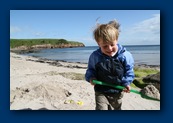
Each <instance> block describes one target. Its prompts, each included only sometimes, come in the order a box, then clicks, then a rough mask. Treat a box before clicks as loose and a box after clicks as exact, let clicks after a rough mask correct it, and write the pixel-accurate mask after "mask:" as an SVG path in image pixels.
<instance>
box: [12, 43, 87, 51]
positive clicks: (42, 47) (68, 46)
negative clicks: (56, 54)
mask: <svg viewBox="0 0 173 123" xmlns="http://www.w3.org/2000/svg"><path fill="white" fill-rule="evenodd" d="M73 47H85V45H84V44H82V43H79V44H70V43H69V44H63V43H62V44H59V45H51V44H43V45H33V46H30V47H28V46H20V47H16V48H12V49H11V50H33V49H50V48H73Z"/></svg>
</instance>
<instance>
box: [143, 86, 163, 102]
mask: <svg viewBox="0 0 173 123" xmlns="http://www.w3.org/2000/svg"><path fill="white" fill-rule="evenodd" d="M141 93H142V94H144V95H147V96H149V97H153V98H155V99H158V100H160V92H159V91H158V90H157V88H156V87H155V86H153V85H147V86H146V87H144V88H143V89H142V90H141Z"/></svg>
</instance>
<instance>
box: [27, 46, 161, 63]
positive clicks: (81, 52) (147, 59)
mask: <svg viewBox="0 0 173 123" xmlns="http://www.w3.org/2000/svg"><path fill="white" fill-rule="evenodd" d="M124 47H125V48H126V49H127V50H128V51H130V52H131V53H132V55H133V57H134V60H135V64H147V65H160V45H128V46H124ZM96 49H98V46H86V47H77V48H56V49H42V50H39V52H36V53H29V54H26V55H29V56H35V57H40V58H46V59H50V60H63V61H67V62H80V63H88V59H89V56H90V55H91V53H92V52H93V51H94V50H96Z"/></svg>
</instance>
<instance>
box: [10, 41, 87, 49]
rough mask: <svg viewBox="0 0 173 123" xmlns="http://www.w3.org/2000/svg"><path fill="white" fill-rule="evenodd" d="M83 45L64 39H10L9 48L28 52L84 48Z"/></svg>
mask: <svg viewBox="0 0 173 123" xmlns="http://www.w3.org/2000/svg"><path fill="white" fill-rule="evenodd" d="M84 46H85V45H84V44H83V43H81V42H77V41H67V40H65V39H10V48H11V49H18V50H20V49H21V50H30V49H38V48H65V47H84Z"/></svg>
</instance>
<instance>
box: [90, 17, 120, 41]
mask: <svg viewBox="0 0 173 123" xmlns="http://www.w3.org/2000/svg"><path fill="white" fill-rule="evenodd" d="M119 27H120V24H119V23H118V22H117V21H116V20H113V21H110V22H109V23H107V24H97V27H96V28H95V30H94V31H93V36H94V39H95V40H96V41H97V42H99V40H100V39H101V40H103V41H104V42H113V41H115V40H118V37H119Z"/></svg>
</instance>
